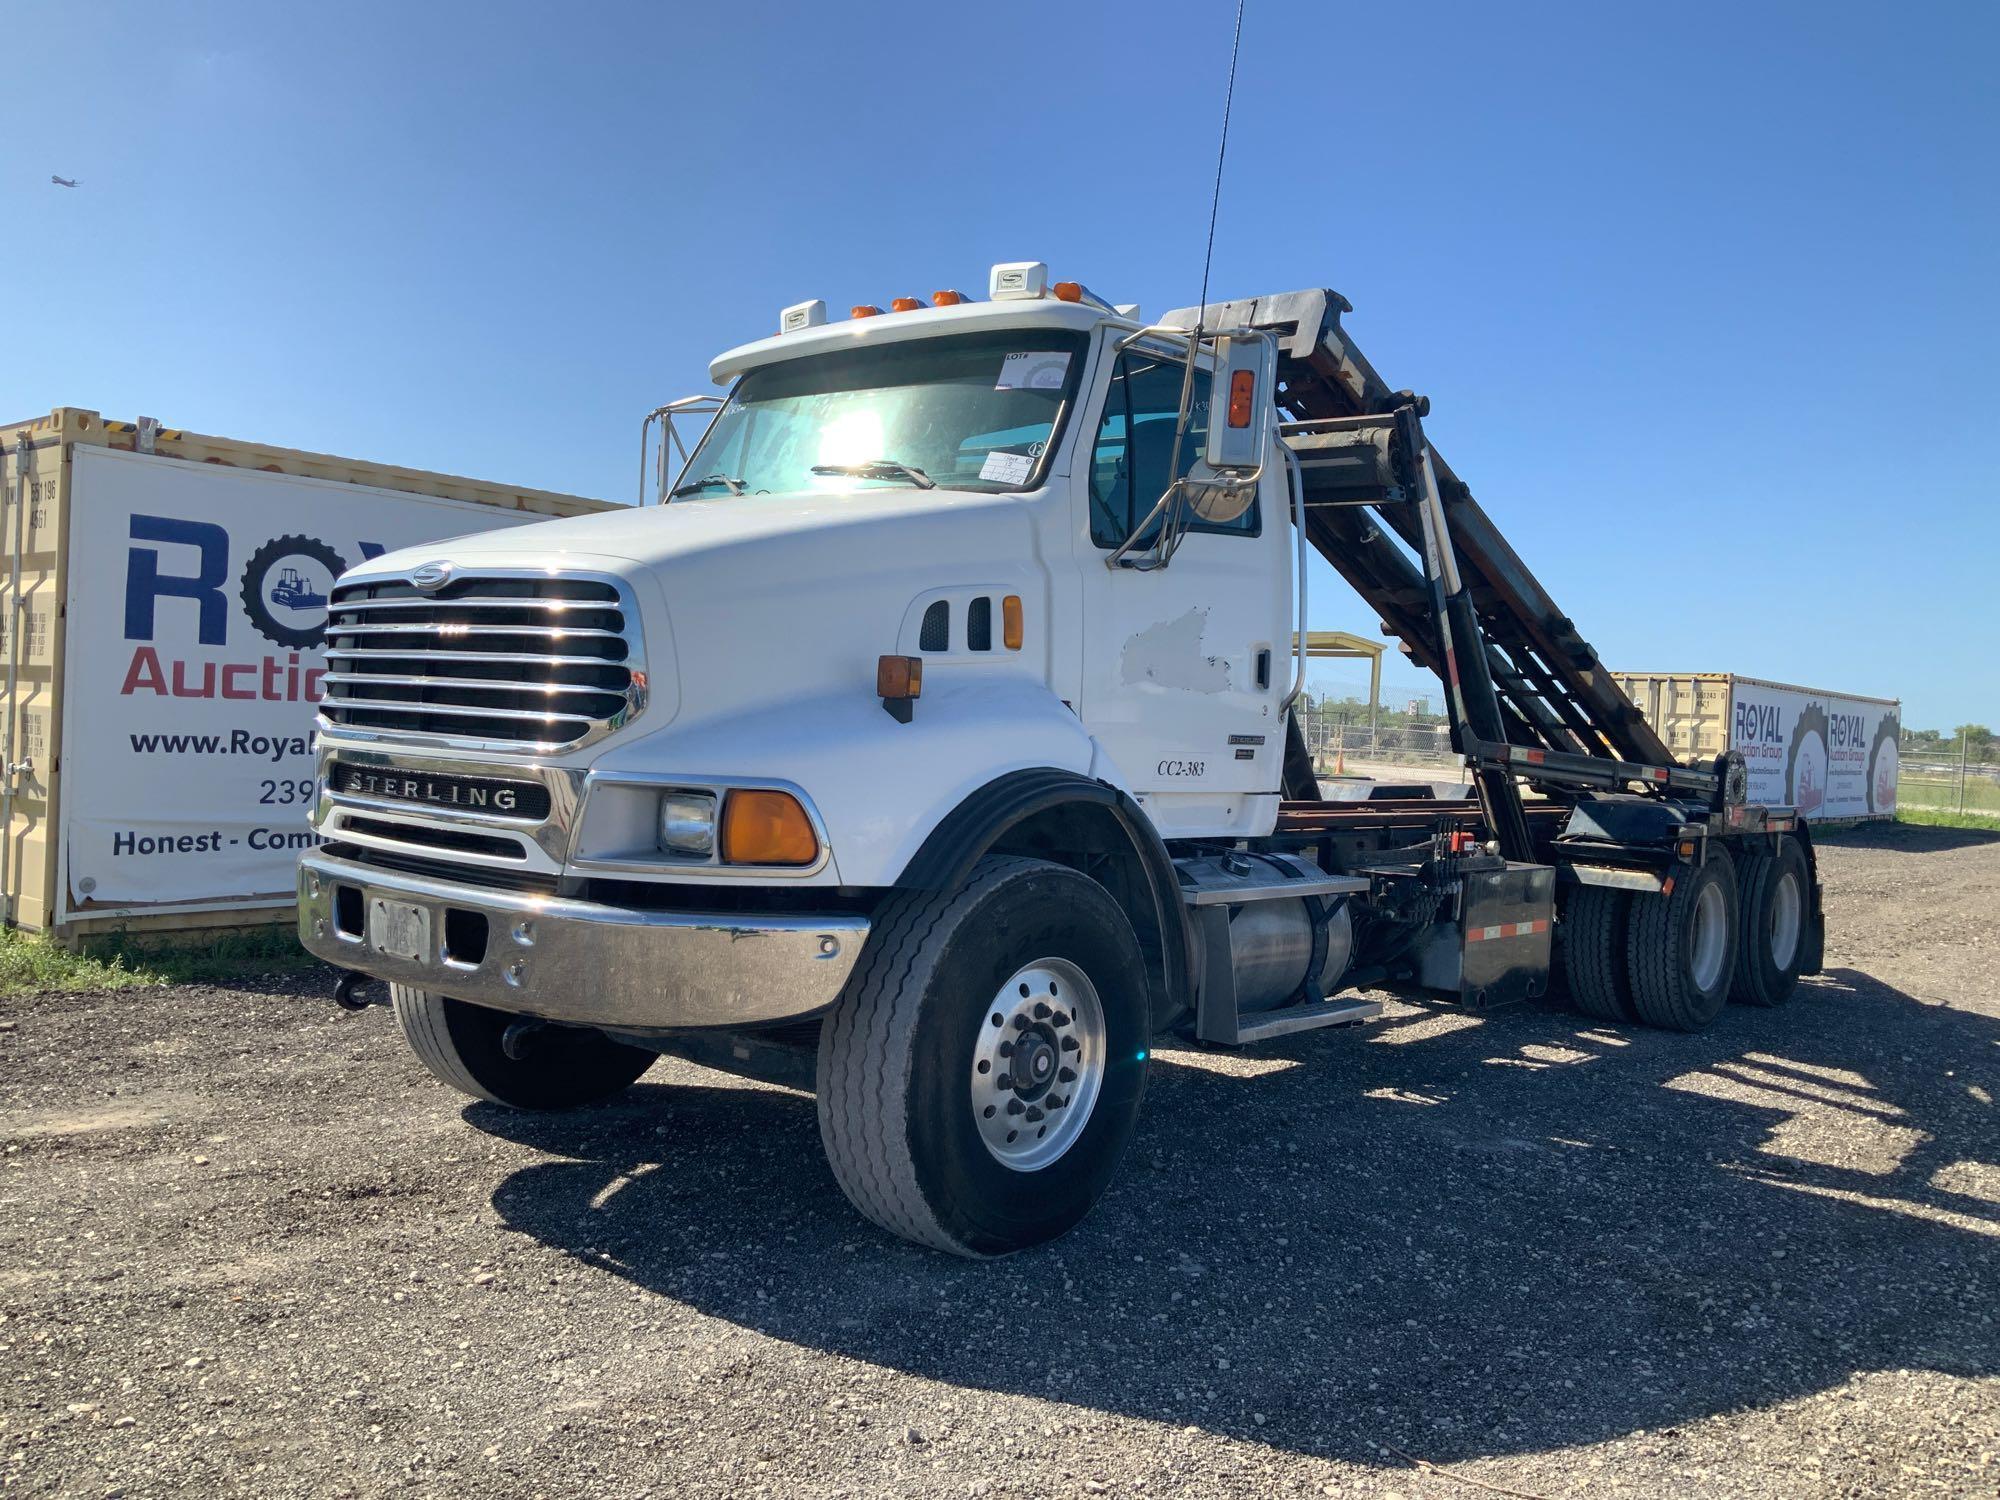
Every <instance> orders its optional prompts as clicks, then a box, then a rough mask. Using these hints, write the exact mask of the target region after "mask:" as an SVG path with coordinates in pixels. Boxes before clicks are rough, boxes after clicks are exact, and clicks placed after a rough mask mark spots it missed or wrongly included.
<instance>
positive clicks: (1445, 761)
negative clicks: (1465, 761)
mask: <svg viewBox="0 0 2000 1500" xmlns="http://www.w3.org/2000/svg"><path fill="white" fill-rule="evenodd" d="M1299 730H1300V733H1302V734H1303V735H1304V736H1305V742H1306V749H1307V750H1308V751H1310V752H1311V754H1312V758H1313V765H1314V767H1315V769H1317V770H1319V771H1320V772H1322V773H1326V774H1332V773H1336V772H1338V771H1339V770H1340V769H1341V768H1342V767H1343V766H1344V765H1345V764H1346V763H1347V762H1349V761H1352V762H1355V763H1356V764H1360V765H1371V766H1410V767H1412V768H1417V769H1423V770H1427V771H1447V772H1451V773H1454V774H1455V773H1456V772H1457V771H1458V770H1459V768H1460V764H1461V762H1460V760H1459V757H1458V755H1457V754H1456V753H1455V752H1454V751H1453V750H1452V748H1451V730H1450V728H1449V727H1448V726H1446V725H1445V724H1443V723H1432V724H1424V723H1408V724H1398V725H1394V726H1391V725H1385V724H1378V725H1374V726H1370V725H1368V724H1357V723H1355V722H1353V720H1352V718H1351V717H1350V716H1349V715H1348V714H1344V713H1341V712H1339V711H1337V710H1333V711H1327V710H1308V711H1307V712H1306V713H1304V714H1302V715H1301V716H1300V719H1299Z"/></svg>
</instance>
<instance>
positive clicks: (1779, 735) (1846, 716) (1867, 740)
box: [1729, 677, 1901, 818]
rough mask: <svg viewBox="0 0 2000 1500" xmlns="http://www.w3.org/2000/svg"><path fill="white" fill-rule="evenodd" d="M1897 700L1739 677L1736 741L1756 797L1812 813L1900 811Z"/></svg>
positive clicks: (1733, 717)
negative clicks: (1897, 804) (1897, 797)
mask: <svg viewBox="0 0 2000 1500" xmlns="http://www.w3.org/2000/svg"><path fill="white" fill-rule="evenodd" d="M1900 719H1901V713H1900V709H1899V706H1898V705H1897V704H1895V703H1889V702H1883V701H1881V700H1879V699H1874V698H1847V697H1842V696H1841V695H1839V694H1837V693H1815V692H1810V691H1808V690H1807V689H1805V688H1794V687H1785V686H1782V685H1780V684H1777V683H1769V682H1756V681H1751V680H1749V679H1746V678H1741V677H1739V678H1737V679H1736V681H1735V684H1734V691H1733V695H1732V699H1731V702H1730V705H1729V742H1730V744H1731V746H1732V747H1733V748H1735V749H1737V750H1740V751H1742V752H1743V759H1744V761H1745V763H1746V764H1747V765H1748V766H1749V769H1750V800H1751V801H1752V802H1762V803H1767V804H1771V805H1784V806H1790V807H1796V808H1797V809H1798V810H1799V812H1800V813H1801V814H1802V815H1803V816H1805V817H1808V818H1866V817H1876V816H1883V815H1889V814H1893V813H1894V812H1895V811H1896V745H1897V740H1898V737H1899V735H1900V734H1901V723H1900Z"/></svg>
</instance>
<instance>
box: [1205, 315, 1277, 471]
mask: <svg viewBox="0 0 2000 1500" xmlns="http://www.w3.org/2000/svg"><path fill="white" fill-rule="evenodd" d="M1277 376H1278V346H1277V344H1276V343H1275V342H1274V341H1273V340H1272V339H1271V338H1270V337H1269V336H1268V335H1266V334H1262V333H1255V332H1244V333H1229V334H1223V335H1222V336H1221V337H1219V338H1217V339H1216V341H1215V377H1214V384H1213V385H1212V386H1211V387H1210V389H1211V390H1212V391H1213V392H1214V394H1213V395H1211V396H1210V397H1209V404H1208V443H1207V446H1206V448H1205V450H1204V451H1203V453H1202V458H1203V460H1204V461H1205V462H1206V463H1207V464H1208V466H1209V467H1210V468H1211V469H1214V470H1215V471H1216V472H1217V473H1219V474H1222V475H1225V476H1228V477H1231V478H1240V477H1244V476H1247V475H1249V474H1253V473H1255V472H1256V471H1257V470H1258V469H1261V468H1263V466H1264V456H1265V454H1266V453H1267V452H1268V451H1269V449H1270V443H1271V411H1272V405H1271V402H1272V397H1273V395H1274V394H1275V391H1274V387H1275V385H1276V383H1277Z"/></svg>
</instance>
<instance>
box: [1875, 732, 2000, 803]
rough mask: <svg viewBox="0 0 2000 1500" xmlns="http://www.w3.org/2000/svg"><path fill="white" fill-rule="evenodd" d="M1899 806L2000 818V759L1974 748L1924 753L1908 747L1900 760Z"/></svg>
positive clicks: (1898, 767)
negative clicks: (1977, 751) (1956, 751)
mask: <svg viewBox="0 0 2000 1500" xmlns="http://www.w3.org/2000/svg"><path fill="white" fill-rule="evenodd" d="M1896 805H1897V807H1898V808H1901V809H1904V810H1910V809H1915V808H1925V809H1928V810H1930V811H1933V812H1948V813H1970V814H1975V815H1977V816H1979V817H1984V818H1993V819H1995V820H2000V760H1993V759H1989V758H1987V755H1986V754H1979V755H1974V754H1972V753H1971V752H1970V751H1967V752H1965V753H1962V754H1956V755H1952V754H1946V755H1939V754H1935V753H1920V752H1918V751H1915V750H1912V749H1910V748H1908V747H1907V746H1906V747H1905V748H1904V749H1903V751H1902V753H1901V755H1900V757H1899V758H1898V760H1897V774H1896Z"/></svg>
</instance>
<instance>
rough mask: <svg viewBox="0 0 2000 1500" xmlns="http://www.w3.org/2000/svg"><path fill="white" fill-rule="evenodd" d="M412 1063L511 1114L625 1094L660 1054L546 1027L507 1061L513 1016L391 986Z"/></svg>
mask: <svg viewBox="0 0 2000 1500" xmlns="http://www.w3.org/2000/svg"><path fill="white" fill-rule="evenodd" d="M389 996H390V999H391V1001H392V1002H393V1003H394V1005H395V1009H396V1020H397V1021H398V1022H400V1023H401V1025H402V1028H403V1037H404V1039H405V1040H406V1041H408V1042H409V1044H410V1050H411V1051H412V1052H414V1053H416V1054H417V1059H418V1061H420V1062H421V1063H423V1065H424V1066H425V1067H427V1068H429V1069H430V1070H431V1072H433V1073H434V1074H436V1075H437V1076H438V1078H440V1079H441V1080H443V1081H444V1082H445V1083H448V1084H450V1085H451V1086H452V1087H453V1088H455V1089H457V1090H458V1091H459V1092H460V1093H461V1094H470V1095H471V1096H472V1097H473V1098H475V1099H484V1100H486V1101H487V1102H489V1103H492V1104H504V1105H506V1106H507V1107H508V1108H509V1109H575V1108H577V1107H579V1106H581V1105H585V1104H595V1103H597V1102H598V1101H599V1100H602V1099H609V1098H610V1097H611V1096H612V1095H613V1094H618V1093H623V1092H624V1091H625V1090H626V1089H627V1088H629V1087H631V1085H632V1084H633V1083H635V1082H636V1081H637V1080H638V1077H639V1075H640V1074H641V1073H643V1072H645V1071H646V1069H647V1068H649V1067H651V1066H652V1065H653V1059H654V1058H655V1057H656V1056H658V1055H659V1054H657V1053H654V1052H649V1051H647V1050H646V1049H645V1048H643V1047H628V1046H626V1045H625V1044H624V1043H623V1042H614V1041H612V1040H611V1038H610V1037H608V1036H606V1035H605V1034H604V1033H603V1032H601V1031H590V1030H585V1029H583V1028H580V1027H574V1026H548V1027H544V1028H542V1029H541V1030H539V1031H536V1032H535V1033H534V1034H533V1035H532V1036H531V1037H530V1038H528V1039H527V1046H526V1048H525V1050H524V1051H523V1055H522V1056H521V1057H519V1058H512V1057H509V1056H508V1055H507V1052H506V1049H505V1048H504V1047H503V1046H502V1045H501V1038H502V1037H503V1036H505V1035H506V1032H507V1028H508V1027H509V1026H510V1025H512V1024H513V1023H514V1022H515V1021H517V1020H519V1019H520V1017H518V1016H511V1015H508V1014H507V1013H506V1012H505V1011H499V1010H489V1009H488V1008H487V1007H485V1006H483V1005H474V1004H472V1003H471V1002H470V1001H467V1000H453V999H452V998H451V997H450V996H448V995H440V994H436V993H434V992H433V991H431V990H419V989H412V988H410V986H408V985H404V984H392V985H390V986H389Z"/></svg>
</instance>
